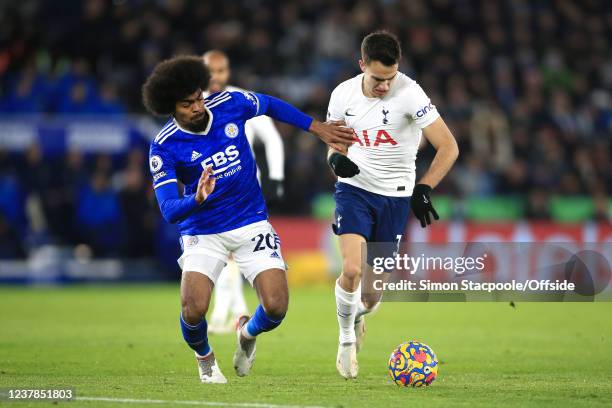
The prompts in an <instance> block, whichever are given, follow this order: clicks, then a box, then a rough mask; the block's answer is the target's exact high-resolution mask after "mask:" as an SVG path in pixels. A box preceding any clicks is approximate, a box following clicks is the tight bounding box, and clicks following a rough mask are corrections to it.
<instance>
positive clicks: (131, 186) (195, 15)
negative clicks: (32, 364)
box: [0, 0, 612, 281]
mask: <svg viewBox="0 0 612 408" xmlns="http://www.w3.org/2000/svg"><path fill="white" fill-rule="evenodd" d="M381 27H384V28H386V29H389V30H391V31H393V32H394V33H396V34H397V35H398V36H399V38H400V39H401V41H402V44H403V52H404V59H403V61H402V64H401V67H400V69H401V71H403V72H405V73H407V74H408V75H410V76H413V77H415V78H416V79H417V80H418V81H419V82H420V84H421V85H422V86H423V88H424V89H425V90H426V91H427V93H428V94H429V95H430V96H431V98H432V100H433V102H434V103H435V104H436V105H437V106H438V108H439V110H440V111H441V113H442V115H443V117H444V118H445V120H446V122H447V123H448V125H449V127H450V128H451V129H452V131H453V133H454V135H455V137H456V138H457V140H458V142H459V146H460V150H461V155H460V158H459V160H458V162H457V164H456V165H455V167H454V168H453V170H452V172H451V173H450V175H449V176H448V177H447V178H446V179H445V180H444V182H443V183H442V184H441V185H440V186H439V187H438V188H437V189H436V191H435V204H436V207H437V208H438V212H440V213H441V215H442V219H443V222H442V223H440V224H439V225H438V227H439V228H448V225H449V224H447V223H451V224H450V225H455V227H456V226H457V225H459V226H460V227H461V228H463V229H464V230H467V231H468V236H469V235H470V232H469V231H471V230H473V229H474V228H477V230H480V229H481V228H482V225H486V226H488V228H492V229H493V230H495V228H498V226H499V224H501V225H502V228H506V227H504V225H506V226H507V225H511V226H517V225H521V226H523V227H524V226H525V225H526V226H527V228H532V227H534V226H538V228H541V226H542V225H546V227H544V230H545V231H549V234H550V235H556V234H557V233H558V232H559V231H561V233H563V231H564V230H565V228H567V226H568V225H574V226H575V227H576V226H578V227H577V228H578V229H579V230H580V232H577V233H576V234H574V236H573V238H571V239H577V240H584V239H585V236H586V237H589V238H591V239H592V237H593V236H596V237H597V238H598V239H603V240H605V239H607V238H606V237H609V236H610V231H609V225H610V219H611V214H612V212H611V207H610V198H609V194H610V192H611V190H612V171H611V170H612V169H611V166H610V153H611V147H612V146H611V137H610V135H611V134H612V105H611V101H610V93H609V90H610V89H611V85H612V58H611V54H610V48H609V43H608V40H609V38H611V34H612V32H611V25H610V8H609V6H608V5H607V2H605V1H580V2H578V1H544V2H537V3H532V2H528V1H504V2H488V1H447V0H434V1H428V2H425V1H406V2H401V1H378V2H370V1H361V2H354V1H318V0H314V1H284V2H274V1H243V2H238V1H227V2H221V3H216V2H207V1H204V2H199V1H197V2H196V1H194V2H190V1H184V0H167V1H121V0H115V1H112V2H111V1H103V0H86V1H61V2H45V1H37V0H27V1H20V2H2V3H1V4H0V43H1V44H2V51H1V52H0V75H1V76H0V78H1V81H0V112H1V118H0V129H2V131H1V133H0V191H1V196H0V197H1V198H0V258H2V259H3V260H6V261H5V262H2V263H1V264H0V265H1V266H0V276H1V277H2V279H8V280H26V281H27V280H35V281H41V280H43V281H44V280H58V279H60V280H62V279H83V278H87V277H92V278H109V277H118V276H123V277H124V278H134V279H149V278H153V275H152V274H151V271H155V274H156V275H155V278H158V279H175V278H176V277H177V276H178V268H177V266H176V264H175V262H174V259H176V256H177V254H178V251H179V249H178V244H177V240H176V231H175V229H174V227H173V226H169V225H167V224H166V223H165V222H163V220H162V219H161V217H160V215H159V211H158V209H157V206H156V202H155V197H154V194H153V192H152V189H151V182H150V177H149V174H148V170H147V163H146V162H147V160H146V157H147V148H148V146H147V145H148V141H149V140H150V138H151V137H153V136H154V135H155V133H156V131H157V129H158V128H157V126H158V124H159V120H157V119H153V118H151V117H150V116H148V115H146V114H145V112H144V111H143V107H142V104H141V101H140V86H141V84H142V83H143V81H144V79H145V77H146V76H147V75H148V73H150V72H151V70H152V68H153V67H154V66H155V64H156V63H158V62H159V61H161V60H163V59H165V58H168V57H171V56H173V55H178V54H202V53H203V52H204V51H206V50H208V49H212V48H217V49H222V50H224V51H225V52H227V53H228V55H229V57H230V60H231V63H232V69H233V75H232V80H231V83H232V84H235V85H238V86H242V87H245V88H247V89H253V90H256V91H259V92H265V93H270V94H272V95H276V96H279V97H282V98H285V99H287V100H288V101H291V102H292V103H294V104H296V105H297V106H299V107H300V108H302V109H303V110H305V111H306V112H309V113H310V114H312V115H313V116H315V117H317V118H319V119H323V118H324V117H325V110H326V107H327V103H328V98H329V94H330V92H331V90H332V89H333V87H334V86H335V85H336V84H338V83H339V82H341V81H342V80H344V79H346V78H349V77H351V76H353V75H354V74H356V73H357V72H358V66H357V64H356V60H357V59H358V58H359V42H360V39H361V38H362V37H363V35H364V34H366V33H368V32H370V31H372V30H374V29H378V28H381ZM278 127H279V129H280V130H281V133H282V136H283V139H284V143H285V150H286V166H285V167H286V182H285V188H286V199H285V200H284V201H283V202H280V203H271V205H270V207H271V214H272V216H273V219H274V224H275V225H276V226H277V229H278V230H279V231H280V233H281V237H282V238H283V240H284V248H285V253H286V255H287V257H288V259H289V261H290V263H291V264H292V265H295V266H294V269H296V270H309V271H311V275H310V278H312V277H313V276H318V277H319V278H320V277H323V276H325V274H327V273H328V271H331V273H334V272H337V268H338V266H337V265H338V264H337V256H336V253H335V251H334V247H333V242H332V240H331V236H330V229H329V227H328V221H329V219H330V216H331V213H332V211H333V201H332V199H331V196H330V192H331V191H332V190H333V183H334V179H333V176H332V174H331V172H330V171H329V170H328V168H327V166H326V164H325V159H324V158H325V153H324V151H325V147H324V145H323V144H322V143H320V142H318V141H317V140H316V138H314V137H312V136H309V135H307V134H304V133H300V132H298V131H296V130H295V129H293V128H291V127H288V126H285V125H283V124H279V125H278ZM256 151H258V152H260V153H261V146H256ZM433 153H434V152H433V150H432V149H431V147H428V146H424V148H423V149H422V151H421V152H420V154H419V160H418V163H417V168H418V171H419V172H422V171H423V170H424V169H425V168H426V166H427V164H428V163H429V162H430V160H431V158H432V156H433ZM264 157H265V156H264V155H263V154H259V155H258V158H259V159H258V161H259V163H260V167H261V168H262V170H263V174H264V177H263V179H264V189H265V187H266V185H265V180H266V178H265V174H266V164H265V160H263V158H264ZM279 217H280V218H279ZM296 217H297V218H296ZM483 223H484V224H483ZM586 223H590V224H586ZM475 224H477V225H476V226H474V225H475ZM494 224H497V225H494ZM585 225H588V226H589V227H588V230H585V228H586V227H585ZM593 228H594V229H593ZM433 230H434V233H435V228H434V229H433ZM523 230H524V228H523ZM428 233H429V231H427V232H426V234H428ZM471 235H473V234H471ZM303 237H308V238H307V239H302V238H303ZM416 237H417V238H418V239H425V238H426V236H425V237H423V235H422V234H419V235H417V236H416ZM504 239H507V237H505V238H504ZM24 260H28V262H25V263H24ZM97 260H105V261H102V262H98V261H97ZM109 260H110V261H109ZM117 260H120V261H117ZM92 261H93V263H92ZM292 261H293V262H292ZM84 264H87V268H81V267H80V266H82V265H84ZM138 271H139V272H138ZM131 275H134V276H131ZM298 276H301V274H300V273H298V272H296V273H295V274H294V276H293V278H296V277H298ZM303 278H304V279H310V278H309V277H308V276H304V277H303ZM300 279H301V278H300Z"/></svg>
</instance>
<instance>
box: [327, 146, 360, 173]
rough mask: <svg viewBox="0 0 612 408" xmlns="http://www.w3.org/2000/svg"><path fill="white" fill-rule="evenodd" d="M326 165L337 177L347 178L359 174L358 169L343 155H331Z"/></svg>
mask: <svg viewBox="0 0 612 408" xmlns="http://www.w3.org/2000/svg"><path fill="white" fill-rule="evenodd" d="M327 163H328V164H329V167H331V168H332V170H333V171H334V174H335V175H336V176H338V177H345V178H348V177H353V176H355V175H357V174H359V167H357V165H356V164H355V163H353V161H352V160H351V159H349V158H348V157H347V156H345V155H343V154H340V153H335V152H334V153H332V154H331V155H330V156H329V158H328V159H327Z"/></svg>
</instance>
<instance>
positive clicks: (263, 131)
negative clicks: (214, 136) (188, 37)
mask: <svg viewBox="0 0 612 408" xmlns="http://www.w3.org/2000/svg"><path fill="white" fill-rule="evenodd" d="M224 90H225V91H229V92H244V89H242V88H238V87H235V86H231V85H228V86H226V87H225V89H224ZM208 95H210V93H209V92H208V91H204V92H202V96H204V98H206V97H207V96H208ZM244 133H245V134H246V137H247V140H248V141H249V144H250V145H251V148H252V147H253V141H254V140H255V139H256V138H257V139H258V140H260V141H261V142H262V143H263V144H264V147H265V149H266V161H267V163H268V177H269V178H270V179H271V180H284V179H285V149H284V147H283V138H282V136H281V135H280V133H279V132H278V130H277V129H276V126H274V121H272V119H271V118H270V117H268V116H265V115H261V116H255V117H254V118H251V119H249V120H247V121H246V123H245V124H244ZM257 178H258V179H259V170H257Z"/></svg>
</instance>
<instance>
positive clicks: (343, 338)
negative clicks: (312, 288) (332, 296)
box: [335, 281, 361, 344]
mask: <svg viewBox="0 0 612 408" xmlns="http://www.w3.org/2000/svg"><path fill="white" fill-rule="evenodd" d="M335 292H336V313H337V315H338V325H339V326H340V338H339V341H340V344H345V343H355V342H356V341H357V339H356V338H355V327H354V326H355V314H356V313H357V307H358V304H359V303H361V284H359V286H358V287H357V290H356V291H355V292H347V291H345V290H344V289H342V288H341V287H340V285H339V284H338V281H336V290H335Z"/></svg>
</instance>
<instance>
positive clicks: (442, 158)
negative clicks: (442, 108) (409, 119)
mask: <svg viewBox="0 0 612 408" xmlns="http://www.w3.org/2000/svg"><path fill="white" fill-rule="evenodd" d="M423 135H424V136H425V137H426V138H427V140H428V141H429V143H431V144H432V145H433V147H434V148H435V149H436V155H435V156H434V159H433V161H432V162H431V165H430V166H429V169H428V170H427V172H426V173H425V175H424V176H423V177H422V178H421V180H419V183H418V184H426V185H428V186H430V187H431V188H434V187H436V186H437V185H438V184H439V183H440V181H442V179H443V178H444V176H446V174H448V172H449V171H450V169H451V167H453V164H454V163H455V161H456V160H457V157H459V147H458V146H457V141H456V140H455V137H454V136H453V134H452V133H451V131H450V129H449V128H448V126H446V123H444V120H442V118H438V119H436V120H435V121H434V122H433V123H432V124H431V125H429V126H427V127H426V128H424V129H423Z"/></svg>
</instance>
